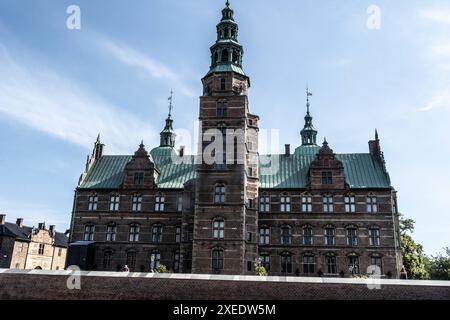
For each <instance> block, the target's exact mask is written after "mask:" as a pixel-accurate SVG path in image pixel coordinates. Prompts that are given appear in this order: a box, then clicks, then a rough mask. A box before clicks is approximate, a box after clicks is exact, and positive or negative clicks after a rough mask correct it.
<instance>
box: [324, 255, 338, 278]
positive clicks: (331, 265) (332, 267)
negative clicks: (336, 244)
mask: <svg viewBox="0 0 450 320" xmlns="http://www.w3.org/2000/svg"><path fill="white" fill-rule="evenodd" d="M325 267H326V273H328V274H336V273H337V264H336V255H335V254H334V253H327V254H326V255H325Z"/></svg>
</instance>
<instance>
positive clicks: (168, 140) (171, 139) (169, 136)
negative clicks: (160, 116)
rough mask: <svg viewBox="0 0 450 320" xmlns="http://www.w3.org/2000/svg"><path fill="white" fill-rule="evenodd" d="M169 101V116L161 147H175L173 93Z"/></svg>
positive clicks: (162, 135) (162, 133)
mask: <svg viewBox="0 0 450 320" xmlns="http://www.w3.org/2000/svg"><path fill="white" fill-rule="evenodd" d="M168 100H169V115H168V116H167V119H166V126H165V127H164V130H163V131H162V132H161V142H160V145H159V146H160V147H172V148H174V147H175V136H176V135H175V133H174V132H173V119H172V109H173V105H172V103H173V91H170V97H169V98H168Z"/></svg>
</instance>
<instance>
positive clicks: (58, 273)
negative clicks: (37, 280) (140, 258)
mask: <svg viewBox="0 0 450 320" xmlns="http://www.w3.org/2000/svg"><path fill="white" fill-rule="evenodd" d="M1 274H18V275H45V276H66V277H68V276H71V275H74V272H73V271H70V270H58V271H49V270H18V269H0V275H1ZM77 274H78V275H80V276H82V277H106V278H154V279H169V280H211V281H247V282H288V283H322V284H356V285H368V284H369V285H374V284H380V285H395V286H429V287H450V281H435V280H398V279H376V278H371V279H352V278H324V277H314V278H312V277H310V278H308V277H259V276H233V275H211V274H181V273H171V274H159V273H137V272H136V273H133V272H99V271H79V272H78V273H77Z"/></svg>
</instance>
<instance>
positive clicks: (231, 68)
mask: <svg viewBox="0 0 450 320" xmlns="http://www.w3.org/2000/svg"><path fill="white" fill-rule="evenodd" d="M215 72H216V73H223V72H236V73H239V74H241V75H243V76H245V72H244V70H242V68H241V67H238V66H236V65H234V64H218V65H216V66H214V67H212V68H211V69H210V70H209V72H208V74H207V75H209V74H211V73H215Z"/></svg>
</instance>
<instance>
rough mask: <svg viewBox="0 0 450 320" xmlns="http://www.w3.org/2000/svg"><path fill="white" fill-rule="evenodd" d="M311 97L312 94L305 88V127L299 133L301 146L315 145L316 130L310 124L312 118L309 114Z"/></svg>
mask: <svg viewBox="0 0 450 320" xmlns="http://www.w3.org/2000/svg"><path fill="white" fill-rule="evenodd" d="M311 97H312V93H311V91H310V90H309V88H306V116H305V126H304V127H303V130H302V131H301V132H300V135H301V137H302V146H316V145H317V143H316V142H317V130H316V129H314V126H313V124H312V120H313V118H312V116H311V113H310V108H311V102H310V98H311Z"/></svg>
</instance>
